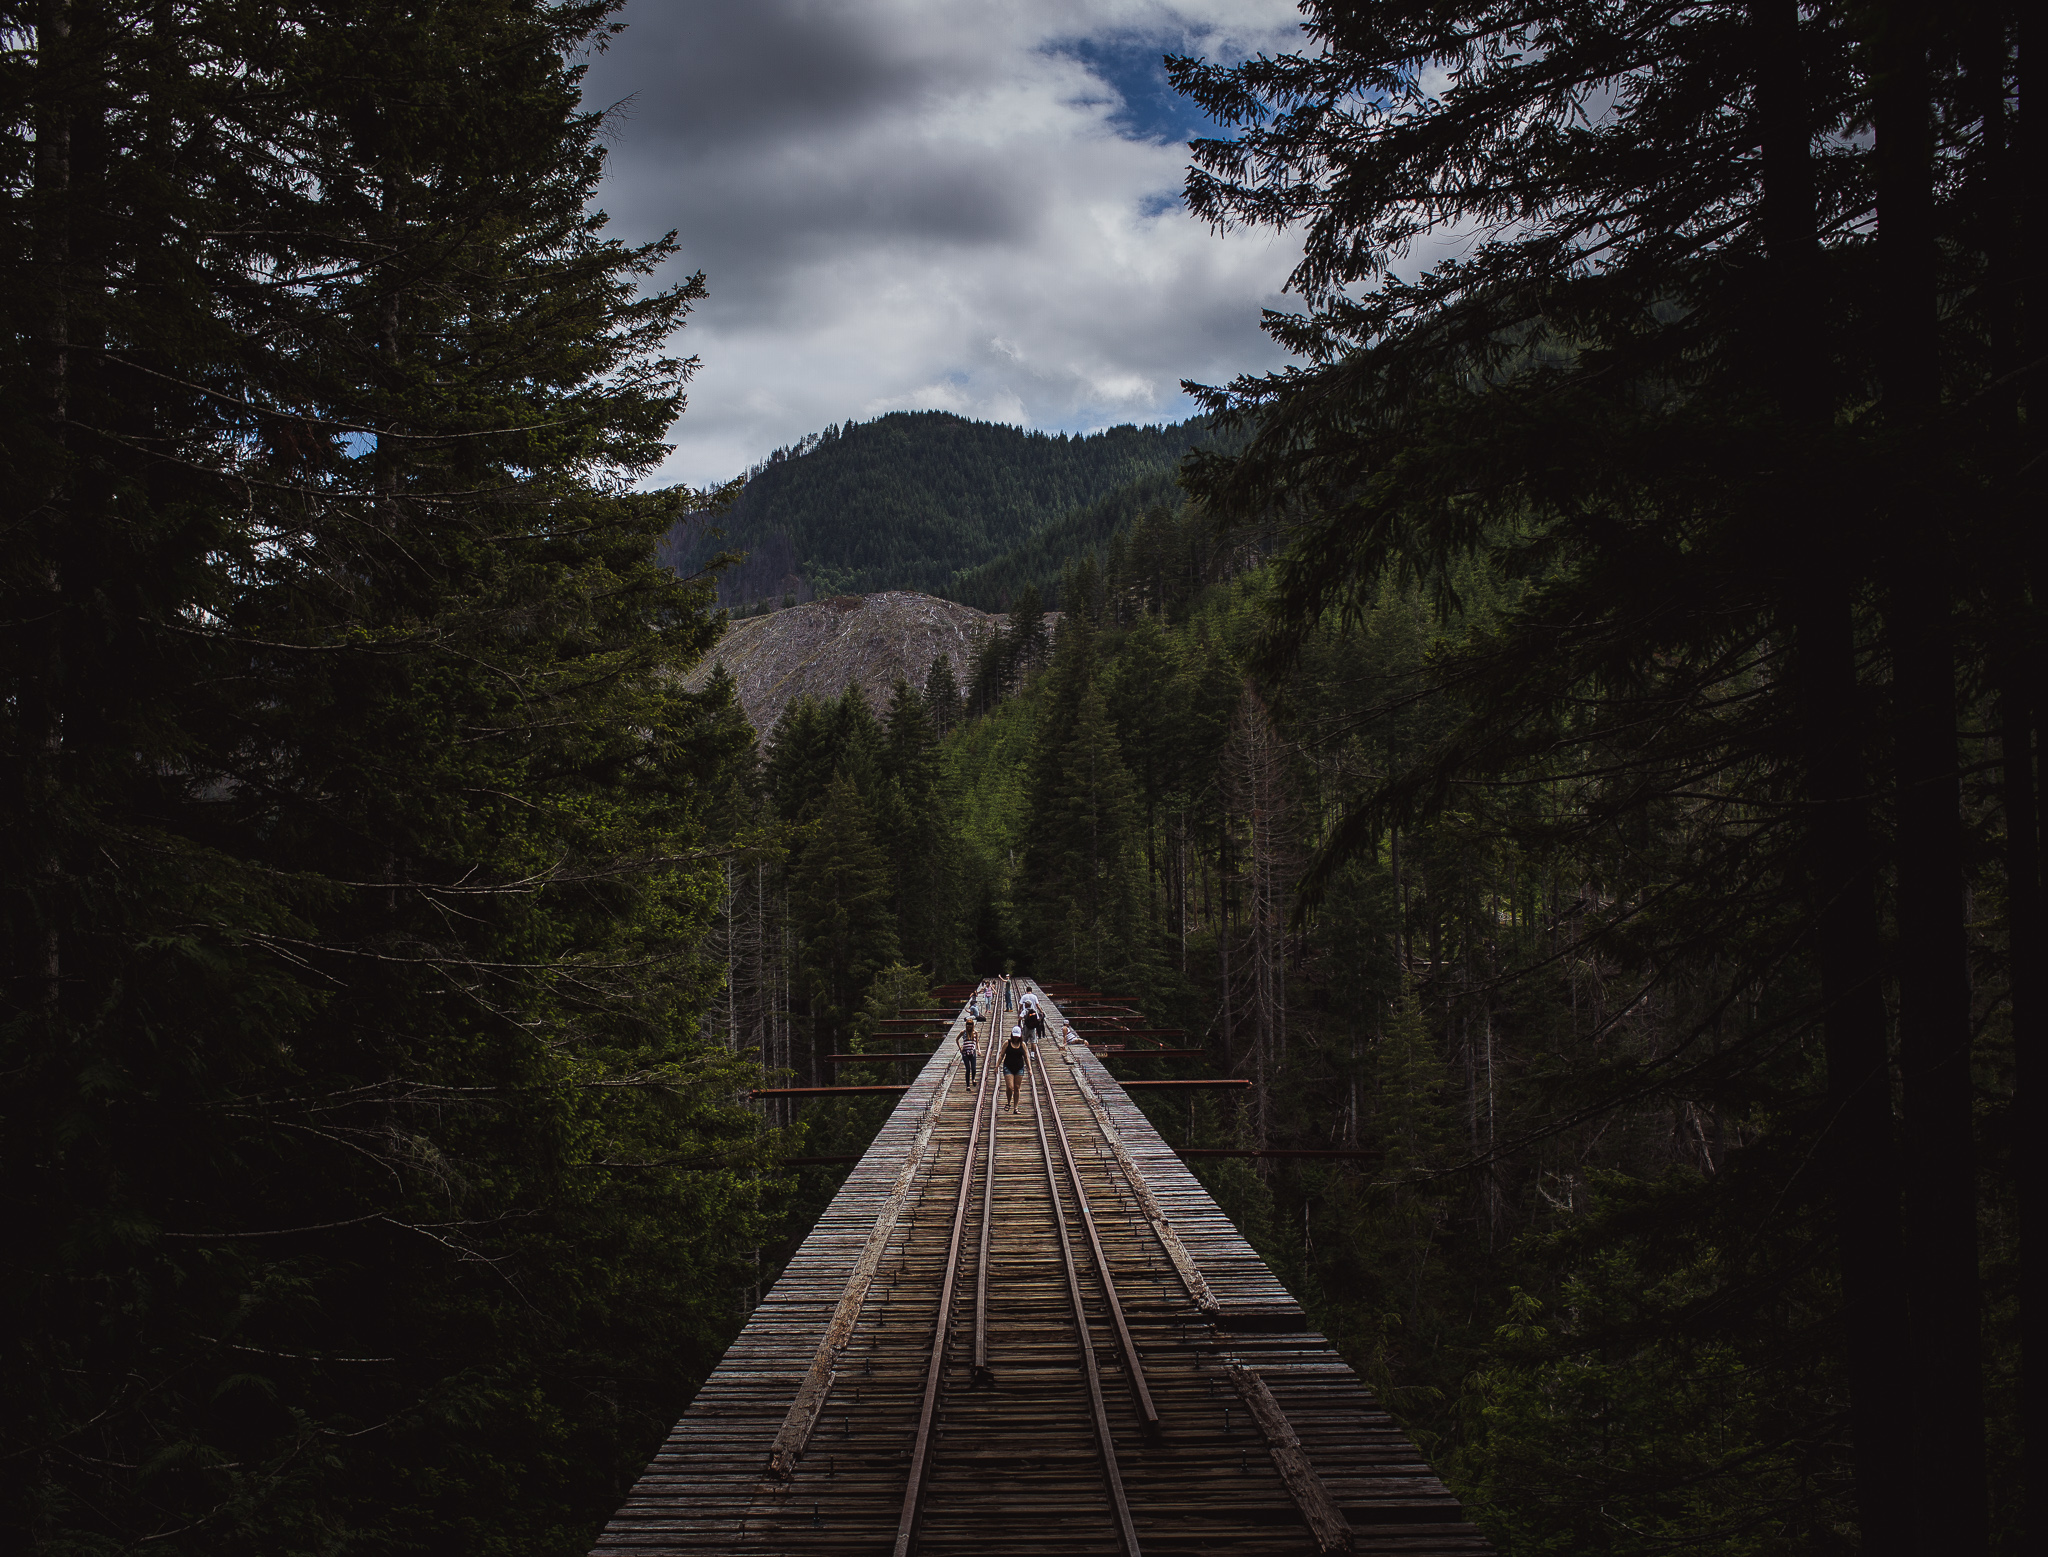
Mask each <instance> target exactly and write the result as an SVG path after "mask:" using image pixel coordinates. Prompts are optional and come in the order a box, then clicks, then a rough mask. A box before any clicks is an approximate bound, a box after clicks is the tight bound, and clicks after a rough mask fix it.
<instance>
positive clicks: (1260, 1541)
mask: <svg viewBox="0 0 2048 1557" xmlns="http://www.w3.org/2000/svg"><path fill="white" fill-rule="evenodd" d="M1026 987H1033V986H1029V985H1028V984H1027V986H1026ZM1041 998H1042V999H1043V1000H1044V1001H1045V1004H1046V1014H1047V1017H1048V1023H1049V1027H1050V1030H1051V1031H1052V1032H1054V1033H1057V1032H1059V1030H1060V1028H1061V1026H1062V1023H1063V1020H1064V1017H1063V1014H1062V1012H1061V1010H1060V1006H1059V1000H1058V996H1057V994H1055V993H1053V992H1049V991H1041ZM964 1015H965V1013H964V1010H963V1011H962V1012H961V1013H960V1014H959V1015H956V1016H954V1018H953V1020H952V1024H951V1026H950V1027H949V1028H948V1029H947V1031H946V1034H945V1038H944V1040H943V1041H942V1042H941V1043H940V1044H939V1047H938V1049H937V1050H936V1051H935V1052H934V1053H933V1055H932V1056H931V1058H930V1059H929V1060H928V1061H927V1062H926V1063H925V1065H924V1067H923V1070H922V1071H921V1073H920V1074H919V1075H918V1077H917V1079H916V1081H915V1082H914V1083H912V1084H911V1086H910V1087H909V1089H908V1090H907V1091H906V1092H905V1094H904V1095H903V1097H902V1099H901V1101H900V1102H899V1104H898V1105H897V1107H896V1110H895V1112H894V1113H893V1114H892V1115H891V1117H890V1119H889V1121H888V1123H887V1124H886V1125H885V1126H884V1127H883V1129H882V1131H881V1133H880V1134H879V1135H878V1136H877V1137H876V1139H875V1142H874V1144H873V1145H872V1146H871V1147H870V1148H869V1150H868V1152H867V1154H866V1155H865V1156H864V1157H863V1158H862V1159H861V1161H860V1163H859V1164H858V1165H857V1166H856V1167H855V1168H854V1169H853V1171H852V1172H851V1174H850V1175H849V1176H848V1178H847V1180H846V1183H845V1184H844V1185H843V1186H842V1188H841V1189H840V1191H839V1193H838V1195H837V1196H836V1197H835V1198H834V1200H833V1202H832V1204H831V1206H830V1207H829V1208H828V1209H827V1211H826V1212H825V1214H824V1216H823V1217H821V1218H820V1219H819V1222H818V1224H817V1226H816V1227H815V1228H814V1229H813V1230H812V1232H811V1234H810V1236H809V1237H808V1238H807V1239H806V1240H805V1241H804V1243H803V1245H802V1247H801V1248H800V1249H799V1250H798V1252H797V1254H796V1255H795V1257H794V1258H793V1259H792V1260H791V1261H790V1264H789V1266H788V1268H787V1269H786V1270H785V1271H784V1273H783V1275H782V1277H781V1279H780V1280H779V1281H778V1282H777V1283H776V1284H775V1286H774V1287H773V1289H772V1290H770V1291H769V1293H768V1294H767V1295H766V1296H765V1298H764V1299H763V1300H762V1302H761V1304H760V1306H759V1307H758V1308H756V1310H755V1311H754V1314H753V1316H752V1318H751V1319H750V1320H749V1321H748V1323H747V1325H746V1328H745V1329H744V1330H743V1331H742V1332H741V1334H740V1336H739V1338H738V1339H737V1340H736V1341H735V1342H734V1343H733V1345H732V1347H731V1349H730V1350H729V1351H728V1352H727V1353H726V1355H725V1358H724V1360H723V1361H722V1362H721V1363H720V1364H719V1366H718V1368H717V1369H716V1370H715V1371H714V1372H713V1374H712V1375H711V1377H710V1378H709V1379H708V1380H707V1381H706V1382H705V1384H704V1387H703V1388H702V1389H701V1390H700V1391H699V1392H698V1395H697V1398H696V1399H695V1400H694V1401H693V1402H692V1403H691V1405H690V1407H689V1410H688V1411H687V1412H686V1413H685V1414H684V1416H683V1418H682V1420H681V1421H680V1422H678V1423H677V1424H676V1427H675V1429H674V1431H673V1432H672V1433H671V1434H670V1435H669V1438H668V1441H667V1442H666V1443H665V1444H664V1445H663V1447H662V1449H661V1452H660V1453H659V1454H657V1455H656V1456H655V1459H654V1461H653V1463H652V1464H651V1465H649V1466H648V1468H647V1471H646V1474H645V1475H644V1476H642V1478H641V1479H640V1481H639V1483H638V1484H637V1485H636V1486H635V1487H634V1488H633V1491H632V1493H631V1495H630V1496H629V1497H628V1498H627V1500H626V1503H625V1505H624V1506H623V1507H622V1508H621V1509H620V1510H619V1512H618V1514H617V1515H616V1516H615V1517H614V1518H613V1520H612V1522H611V1524H610V1525H609V1526H608V1527H607V1528H606V1530H605V1531H604V1534H603V1535H602V1537H601V1538H600V1539H599V1541H598V1544H597V1546H596V1548H595V1553H596V1554H597V1557H660V1554H665V1553H678V1554H680V1553H721V1552H734V1553H739V1552H748V1553H754V1552H777V1553H787V1552H817V1553H827V1552H832V1553H841V1552H844V1553H856V1552H857V1553H876V1554H880V1553H894V1554H896V1557H909V1554H910V1553H913V1552H916V1553H925V1554H939V1553H969V1552H971V1553H975V1554H982V1557H1000V1554H1018V1557H1021V1554H1026V1553H1051V1552H1060V1553H1084V1554H1087V1553H1103V1554H1123V1557H1139V1554H1141V1553H1145V1554H1153V1557H1165V1554H1168V1553H1179V1552H1216V1551H1223V1550H1228V1551H1233V1552H1248V1553H1335V1552H1360V1553H1379V1552H1384V1553H1390V1554H1391V1553H1401V1554H1404V1557H1439V1554H1441V1557H1453V1554H1456V1557H1465V1554H1478V1553H1484V1552H1486V1551H1487V1550H1488V1549H1489V1548H1488V1547H1487V1545H1486V1543H1485V1542H1484V1540H1483V1539H1482V1538H1481V1537H1480V1535H1479V1534H1478V1532H1477V1531H1476V1530H1474V1529H1473V1527H1472V1526H1471V1525H1469V1524H1467V1523H1466V1522H1465V1521H1464V1518H1463V1514H1462V1512H1461V1510H1460V1509H1459V1507H1458V1504H1457V1502H1456V1500H1455V1499H1454V1498H1453V1497H1452V1496H1451V1494H1450V1493H1449V1492H1448V1491H1447V1490H1446V1489H1445V1488H1444V1486H1443V1484H1442V1483H1441V1482H1440V1481H1438V1480H1437V1478H1436V1477H1435V1475H1434V1474H1433V1473H1432V1472H1431V1471H1430V1469H1429V1467H1428V1466H1427V1465H1425V1464H1423V1463H1422V1461H1421V1459H1420V1457H1419V1455H1418V1454H1417V1453H1416V1451H1415V1449H1414V1447H1413V1445H1412V1444H1410V1443H1409V1442H1408V1440H1407V1439H1406V1438H1405V1437H1404V1436H1403V1435H1402V1433H1401V1432H1400V1430H1399V1429H1398V1428H1397V1427H1396V1426H1395V1425H1394V1423H1393V1421H1392V1420H1391V1419H1390V1418H1389V1417H1388V1416H1387V1415H1386V1413H1385V1412H1383V1411H1382V1410H1381V1409H1380V1407H1379V1405H1378V1403H1377V1401H1376V1400H1375V1399H1374V1398H1373V1396H1372V1394H1371V1393H1370V1392H1369V1391H1368V1390H1367V1389H1366V1388H1365V1387H1364V1385H1363V1384H1362V1383H1361V1382H1360V1381H1359V1379H1358V1377H1357V1375H1356V1374H1354V1373H1353V1372H1352V1370H1351V1369H1350V1367H1348V1366H1347V1365H1346V1364H1345V1363H1344V1362H1343V1360H1342V1359H1341V1358H1339V1357H1338V1356H1337V1354H1336V1353H1335V1351H1334V1350H1333V1349H1332V1348H1331V1347H1330V1344H1329V1343H1328V1342H1327V1341H1326V1340H1324V1339H1323V1337H1322V1336H1320V1335H1318V1334H1316V1333H1315V1332H1314V1331H1313V1330H1311V1329H1310V1328H1309V1323H1308V1320H1307V1318H1306V1316H1305V1315H1304V1314H1303V1313H1302V1310H1301V1308H1300V1307H1299V1305H1298V1304H1296V1303H1295V1301H1294V1300H1293V1299H1292V1298H1291V1297H1290V1296H1289V1295H1288V1294H1287V1292H1286V1291H1285V1290H1284V1289H1283V1288H1282V1287H1281V1286H1280V1284H1279V1283H1278V1282H1277V1281H1276V1280H1275V1279H1274V1278H1273V1275H1272V1273H1271V1272H1270V1271H1269V1270H1268V1269H1267V1268H1266V1266H1265V1264H1264V1262H1263V1261H1261V1260H1260V1259H1259V1257H1258V1256H1257V1255H1256V1254H1255V1253H1254V1252H1253V1251H1252V1249H1251V1248H1250V1246H1249V1245H1247V1244H1246V1243H1245V1242H1244V1240H1243V1238H1242V1237H1240V1236H1239V1234H1238V1233H1237V1230H1236V1229H1235V1228H1234V1227H1233V1226H1232V1225H1231V1224H1230V1222H1229V1220H1228V1219H1227V1218H1226V1217H1224V1216H1223V1214H1222V1213H1221V1212H1220V1211H1219V1210H1218V1209H1217V1206H1216V1204H1215V1202H1214V1201H1213V1200H1212V1199H1211V1198H1210V1196H1209V1194H1208V1192H1207V1191H1206V1190H1204V1189H1203V1187H1202V1185H1201V1184H1200V1182H1199V1181H1197V1180H1196V1179H1195V1178H1194V1176H1193V1175H1192V1174H1190V1173H1189V1172H1188V1171H1187V1169H1186V1168H1185V1167H1184V1166H1182V1164H1181V1162H1180V1160H1179V1158H1178V1157H1177V1156H1176V1155H1175V1154H1174V1152H1173V1150H1172V1149H1171V1148H1170V1147H1169V1146H1168V1145H1167V1144H1166V1143H1165V1141H1163V1140H1162V1139H1161V1138H1160V1136H1159V1135H1158V1133H1157V1132H1156V1131H1154V1130H1153V1128H1152V1127H1151V1125H1150V1123H1149V1122H1148V1121H1147V1120H1146V1119H1145V1117H1144V1116H1143V1114H1141V1113H1140V1112H1139V1110H1138V1109H1137V1108H1136V1107H1135V1106H1134V1105H1133V1104H1132V1103H1131V1101H1130V1098H1129V1097H1128V1095H1127V1094H1126V1093H1125V1092H1124V1090H1123V1088H1122V1087H1120V1086H1119V1085H1118V1083H1117V1082H1116V1080H1115V1079H1114V1078H1113V1077H1112V1076H1111V1075H1110V1073H1109V1071H1108V1070H1107V1069H1106V1068H1105V1067H1104V1065H1103V1063H1102V1062H1101V1060H1100V1059H1098V1058H1097V1057H1096V1056H1095V1055H1093V1054H1092V1053H1090V1052H1089V1051H1088V1050H1087V1048H1086V1047H1085V1046H1084V1045H1082V1044H1080V1043H1076V1044H1074V1045H1072V1046H1064V1045H1061V1044H1060V1043H1058V1042H1057V1041H1055V1040H1053V1039H1050V1038H1048V1039H1045V1040H1041V1041H1039V1042H1038V1043H1036V1044H1034V1045H1032V1046H1031V1051H1032V1052H1031V1053H1030V1056H1029V1063H1028V1065H1027V1070H1026V1075H1025V1077H1024V1081H1023V1084H1022V1086H1021V1088H1020V1097H1019V1102H1018V1105H1017V1107H1016V1108H1015V1109H1014V1110H1009V1109H1006V1108H1005V1106H1004V1103H1003V1090H1004V1089H1003V1085H1002V1077H1001V1074H1000V1069H999V1066H997V1065H994V1064H990V1065H985V1066H984V1067H983V1069H982V1071H981V1073H980V1075H979V1076H978V1077H977V1079H976V1082H975V1083H974V1084H971V1085H970V1084H969V1083H968V1081H967V1079H966V1077H965V1074H964V1071H963V1067H962V1065H961V1062H960V1057H959V1050H958V1046H957V1044H956V1042H955V1041H954V1040H955V1039H957V1037H958V1034H959V1029H960V1025H961V1021H962V1020H963V1018H964ZM991 1047H992V1046H990V1045H988V1044H984V1046H983V1052H984V1054H989V1053H990V1049H991ZM992 1057H993V1056H992V1055H991V1058H992Z"/></svg>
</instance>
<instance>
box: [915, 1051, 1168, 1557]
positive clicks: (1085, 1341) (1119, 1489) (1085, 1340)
mask: <svg viewBox="0 0 2048 1557" xmlns="http://www.w3.org/2000/svg"><path fill="white" fill-rule="evenodd" d="M1030 1076H1031V1115H1032V1118H1033V1119H1034V1120H1035V1121H1036V1122H1037V1124H1038V1149H1039V1151H1040V1152H1041V1153H1042V1154H1043V1155H1044V1157H1045V1187H1046V1190H1047V1192H1048V1193H1049V1194H1050V1195H1051V1196H1052V1220H1053V1225H1054V1226H1055V1227H1057V1228H1058V1229H1059V1234H1060V1257H1061V1258H1062V1259H1063V1260H1064V1261H1065V1262H1066V1267H1067V1296H1068V1298H1069V1299H1070V1300H1071V1301H1072V1303H1073V1305H1074V1332H1075V1335H1076V1336H1077V1338H1078V1339H1079V1340H1080V1343H1081V1371H1082V1372H1083V1373H1084V1374H1085V1375H1086V1376H1087V1379H1088V1405H1089V1408H1090V1409H1091V1410H1092V1411H1093V1412H1094V1414H1095V1440H1096V1442H1097V1443H1099V1444H1100V1445H1101V1446H1102V1470H1103V1474H1104V1475H1105V1476H1107V1477H1108V1479H1109V1499H1110V1502H1111V1503H1112V1504H1114V1505H1115V1507H1116V1523H1117V1537H1118V1539H1119V1540H1121V1541H1122V1542H1123V1547H1124V1554H1125V1557H1142V1551H1141V1549H1140V1547H1139V1545H1138V1529H1137V1526H1136V1525H1134V1524H1132V1523H1131V1504H1130V1500H1129V1499H1128V1498H1126V1497H1125V1496H1124V1478H1123V1472H1122V1471H1120V1470H1119V1469H1118V1468H1117V1463H1116V1441H1115V1440H1114V1439H1112V1438H1111V1437H1110V1433H1109V1408H1108V1406H1107V1405H1105V1404H1104V1403H1103V1399H1102V1374H1101V1372H1100V1371H1099V1370H1098V1369H1097V1368H1096V1366H1095V1342H1094V1340H1093V1339H1092V1338H1091V1337H1090V1335H1089V1334H1088V1309H1087V1307H1086V1305H1085V1304H1084V1303H1083V1302H1082V1300H1081V1276H1080V1272H1079V1271H1078V1270H1077V1269H1076V1268H1075V1266H1074V1245H1073V1241H1072V1240H1071V1239H1069V1238H1068V1236H1067V1214H1066V1212H1065V1211H1064V1210H1062V1209H1061V1207H1060V1183H1059V1175H1058V1174H1057V1173H1055V1172H1054V1171H1053V1166H1052V1145H1051V1143H1050V1142H1049V1141H1048V1140H1047V1139H1046V1134H1045V1110H1046V1109H1047V1108H1056V1107H1057V1105H1056V1104H1055V1103H1054V1102H1053V1098H1052V1081H1051V1079H1050V1078H1049V1077H1048V1078H1047V1080H1046V1084H1045V1091H1046V1096H1045V1099H1044V1101H1043V1102H1042V1103H1041V1101H1040V1099H1039V1095H1038V1073H1037V1072H1036V1071H1032V1072H1030ZM897 1557H906V1554H905V1553H904V1552H903V1551H902V1549H901V1548H900V1547H899V1548H898V1553H897Z"/></svg>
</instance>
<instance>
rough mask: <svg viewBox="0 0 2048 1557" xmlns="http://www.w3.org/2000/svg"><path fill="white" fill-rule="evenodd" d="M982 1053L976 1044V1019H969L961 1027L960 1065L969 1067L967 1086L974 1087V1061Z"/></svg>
mask: <svg viewBox="0 0 2048 1557" xmlns="http://www.w3.org/2000/svg"><path fill="white" fill-rule="evenodd" d="M979 1052H980V1051H979V1050H978V1049H977V1048H976V1046H975V1042H974V1018H973V1017H971V1016H970V1017H969V1018H968V1019H967V1020H966V1021H965V1022H964V1023H962V1024H961V1027H960V1063H961V1064H962V1065H965V1066H966V1067H967V1084H968V1085H969V1086H970V1087H971V1086H973V1085H974V1060H975V1056H976V1055H977V1054H978V1053H979Z"/></svg>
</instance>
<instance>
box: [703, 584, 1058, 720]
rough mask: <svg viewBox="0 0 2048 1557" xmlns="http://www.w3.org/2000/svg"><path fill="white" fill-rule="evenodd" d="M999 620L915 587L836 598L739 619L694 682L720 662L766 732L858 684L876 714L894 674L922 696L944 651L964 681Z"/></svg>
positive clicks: (748, 712)
mask: <svg viewBox="0 0 2048 1557" xmlns="http://www.w3.org/2000/svg"><path fill="white" fill-rule="evenodd" d="M1051 615H1052V613H1048V625H1050V619H1051ZM1002 623H1003V618H1002V617H999V616H991V615H989V614H987V613H986V612H982V611H977V610H975V609H974V607H972V606H964V605H960V604H958V603H957V602H955V601H951V600H940V599H938V598H936V597H935V596H932V595H920V594H916V593H914V592H912V591H910V590H903V589H892V590H885V591H884V592H882V593H880V594H874V595H834V596H832V597H831V598H829V599H825V600H812V601H809V602H807V603H805V604H803V605H796V606H790V607H788V608H786V609H784V610H781V611H774V612H771V613H769V614H768V615H766V616H751V617H747V618H746V619H745V620H743V621H737V622H734V623H733V624H732V625H731V626H730V627H728V628H727V629H726V634H725V636H724V637H723V638H722V639H720V640H719V642H718V646H717V647H716V648H714V649H713V650H712V651H711V653H710V654H708V655H706V656H705V659H704V663H703V664H702V665H700V666H699V667H698V668H697V669H696V670H695V671H693V672H692V673H691V675H690V678H689V685H690V686H691V687H692V688H696V687H701V686H702V685H703V684H704V683H705V682H706V681H707V680H708V679H709V678H710V676H711V672H712V668H713V667H714V666H716V665H719V664H723V665H724V666H725V667H726V669H727V670H729V671H731V672H732V676H733V679H734V681H735V682H737V683H738V687H739V699H740V706H741V707H742V708H744V709H745V710H746V715H747V719H748V721H749V722H750V723H751V724H752V725H753V726H754V728H755V729H756V730H759V731H761V732H762V733H764V734H765V733H766V732H767V731H769V730H771V729H773V728H774V726H775V721H776V719H777V717H778V716H779V715H780V714H781V713H782V710H783V708H784V706H785V705H786V704H789V703H792V702H794V701H796V699H798V698H799V697H802V696H804V695H805V694H807V693H808V694H809V695H810V696H812V697H815V698H820V699H825V698H836V697H838V696H840V695H841V694H842V693H843V692H845V690H846V688H847V687H848V686H849V685H852V684H854V683H856V682H857V683H859V685H860V688H861V691H862V692H864V693H865V694H866V695H867V698H868V701H869V702H870V703H872V704H874V706H875V708H876V710H877V711H878V712H879V711H880V710H881V709H882V708H884V707H886V706H887V704H888V701H889V689H890V688H891V687H892V686H894V685H895V682H896V678H897V677H899V676H901V677H903V678H904V679H905V680H907V681H908V682H909V683H910V684H911V685H912V686H914V687H918V688H920V689H921V688H922V687H923V686H924V678H925V676H926V674H927V673H928V672H929V671H930V670H931V668H932V662H933V661H934V660H936V659H937V658H938V657H939V656H940V655H941V654H950V655H951V656H952V657H953V674H954V675H955V676H956V677H957V678H959V679H960V680H961V681H963V682H964V681H965V680H966V679H967V673H968V669H969V667H970V665H971V664H972V663H973V658H974V646H975V643H976V642H977V640H978V639H980V638H981V637H983V636H985V635H986V634H988V633H991V632H994V631H995V630H996V629H997V628H999V627H1000V626H1001V625H1002Z"/></svg>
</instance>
